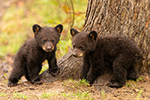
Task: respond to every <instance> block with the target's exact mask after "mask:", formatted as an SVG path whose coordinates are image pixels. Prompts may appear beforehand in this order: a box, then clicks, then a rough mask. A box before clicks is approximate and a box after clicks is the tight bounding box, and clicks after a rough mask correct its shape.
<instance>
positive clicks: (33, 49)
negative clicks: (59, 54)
mask: <svg viewBox="0 0 150 100" xmlns="http://www.w3.org/2000/svg"><path fill="white" fill-rule="evenodd" d="M32 28H33V32H34V34H35V38H32V39H29V40H27V41H26V42H25V43H24V44H23V46H22V47H21V48H20V50H19V51H18V53H17V54H16V56H15V59H14V65H13V70H12V72H11V74H10V77H9V79H8V86H9V87H11V86H15V85H17V82H18V81H19V79H20V78H21V77H22V76H23V75H25V77H26V79H27V80H28V81H31V82H32V83H34V84H35V83H39V81H40V79H39V72H40V71H41V68H42V62H43V61H44V60H46V59H47V60H48V64H49V71H50V73H51V74H52V75H53V76H55V75H56V74H57V73H58V72H59V69H58V66H57V61H56V57H55V51H56V44H57V43H58V41H59V38H60V33H61V31H62V30H63V26H62V25H61V24H59V25H57V26H56V27H54V28H53V27H41V26H39V25H37V24H35V25H33V27H32Z"/></svg>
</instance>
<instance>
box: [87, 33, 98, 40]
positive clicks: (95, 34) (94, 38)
mask: <svg viewBox="0 0 150 100" xmlns="http://www.w3.org/2000/svg"><path fill="white" fill-rule="evenodd" d="M89 37H90V39H92V40H96V38H97V32H96V31H91V32H90V33H89Z"/></svg>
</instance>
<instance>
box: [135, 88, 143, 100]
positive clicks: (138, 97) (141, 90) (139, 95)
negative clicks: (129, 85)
mask: <svg viewBox="0 0 150 100" xmlns="http://www.w3.org/2000/svg"><path fill="white" fill-rule="evenodd" d="M142 92H143V89H140V91H139V93H138V95H137V97H136V100H140V97H141V95H142Z"/></svg>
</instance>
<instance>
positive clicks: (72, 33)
mask: <svg viewBox="0 0 150 100" xmlns="http://www.w3.org/2000/svg"><path fill="white" fill-rule="evenodd" d="M70 33H71V35H72V36H75V35H76V34H77V33H79V32H78V31H77V30H76V29H74V28H71V29H70Z"/></svg>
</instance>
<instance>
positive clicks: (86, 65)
mask: <svg viewBox="0 0 150 100" xmlns="http://www.w3.org/2000/svg"><path fill="white" fill-rule="evenodd" d="M70 32H71V35H72V37H73V39H72V45H73V55H74V56H75V57H81V56H83V67H82V70H81V76H80V78H81V79H86V80H87V81H89V83H90V84H92V83H93V82H94V81H95V79H96V78H97V77H98V76H99V75H101V74H102V73H104V71H106V70H108V69H109V70H111V71H112V72H113V79H111V80H110V81H109V83H108V84H107V85H108V86H110V87H115V88H120V87H122V86H123V85H124V84H125V83H126V80H128V79H131V80H136V79H137V78H138V72H137V67H136V66H135V65H136V63H137V61H138V59H139V57H141V55H140V52H139V49H138V48H137V47H136V45H135V44H134V43H133V42H132V41H131V40H129V39H127V38H125V37H117V36H116V37H115V36H112V37H111V36H110V37H106V36H105V37H100V36H99V37H98V34H97V33H96V32H95V31H91V32H90V33H87V32H78V31H77V30H76V29H73V28H72V29H71V30H70Z"/></svg>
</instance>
